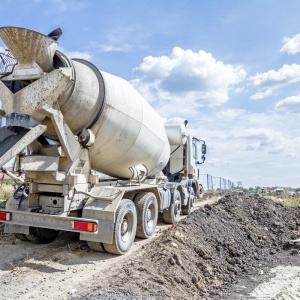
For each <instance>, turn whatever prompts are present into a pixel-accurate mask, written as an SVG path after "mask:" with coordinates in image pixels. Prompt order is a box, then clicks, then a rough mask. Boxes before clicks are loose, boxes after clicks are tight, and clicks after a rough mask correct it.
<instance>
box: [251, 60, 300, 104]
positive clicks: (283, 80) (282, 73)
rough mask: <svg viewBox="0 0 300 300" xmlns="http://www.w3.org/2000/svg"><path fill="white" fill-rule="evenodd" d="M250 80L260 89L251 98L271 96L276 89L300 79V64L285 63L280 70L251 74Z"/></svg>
mask: <svg viewBox="0 0 300 300" xmlns="http://www.w3.org/2000/svg"><path fill="white" fill-rule="evenodd" d="M249 80H250V81H251V82H252V84H253V85H254V87H257V88H259V89H260V91H258V92H257V93H255V94H254V95H252V96H251V97H250V98H251V99H253V100H258V99H263V98H265V97H266V96H270V95H272V94H273V93H274V91H275V90H278V89H279V88H282V87H284V86H287V85H289V84H292V83H296V82H299V81H300V65H297V64H292V65H286V64H285V65H283V67H282V68H280V69H279V70H278V71H275V70H270V71H267V72H264V73H257V74H256V75H254V76H250V77H249Z"/></svg>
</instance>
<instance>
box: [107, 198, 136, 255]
mask: <svg viewBox="0 0 300 300" xmlns="http://www.w3.org/2000/svg"><path fill="white" fill-rule="evenodd" d="M136 227H137V216H136V208H135V206H134V203H133V202H132V201H131V200H129V199H123V200H122V201H121V203H120V205H119V207H118V210H117V213H116V221H115V227H114V232H113V243H112V244H103V246H104V248H105V250H106V251H107V252H108V253H112V254H124V253H126V252H127V251H128V250H129V249H130V248H131V246H132V243H133V241H134V238H135V234H136Z"/></svg>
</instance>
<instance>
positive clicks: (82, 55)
mask: <svg viewBox="0 0 300 300" xmlns="http://www.w3.org/2000/svg"><path fill="white" fill-rule="evenodd" d="M58 50H59V51H61V52H63V53H64V54H65V55H67V57H69V58H82V59H86V60H90V59H91V58H92V55H91V54H90V53H88V52H81V51H67V50H66V49H64V48H63V47H58Z"/></svg>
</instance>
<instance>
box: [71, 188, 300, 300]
mask: <svg viewBox="0 0 300 300" xmlns="http://www.w3.org/2000/svg"><path fill="white" fill-rule="evenodd" d="M298 236H300V209H299V208H287V207H284V206H283V205H282V204H280V203H276V202H274V201H272V200H270V199H267V198H263V197H255V196H252V195H248V194H228V195H224V196H223V197H222V198H221V199H220V200H219V201H218V203H217V204H215V205H213V206H211V205H206V206H205V207H204V208H203V209H200V210H197V211H195V212H194V213H193V214H192V215H190V216H189V217H187V218H186V219H184V220H182V221H181V222H180V223H178V224H176V225H175V226H171V227H170V228H169V229H168V230H166V231H165V232H163V233H162V235H161V236H160V237H159V238H158V239H156V240H155V241H152V242H151V243H149V244H148V245H147V246H145V247H144V249H143V250H142V251H141V252H140V253H139V254H138V255H137V256H136V257H135V258H132V259H130V260H128V261H126V263H124V264H123V265H122V266H118V268H116V272H115V276H113V277H109V278H101V279H100V278H99V281H98V284H97V286H95V287H94V288H93V290H92V291H90V292H89V293H85V294H83V295H81V296H80V297H76V298H72V299H111V300H112V299H226V297H228V295H229V293H230V288H232V286H233V285H234V284H235V283H237V282H238V280H239V279H241V278H247V276H248V277H249V275H251V274H252V275H253V274H255V275H258V276H259V275H263V273H264V272H265V271H266V270H268V269H269V268H271V267H273V266H276V265H278V264H287V263H289V262H290V261H292V263H293V264H295V263H296V264H297V262H298V263H299V264H298V265H300V259H299V257H300V254H299V253H300V251H299V249H298V248H297V246H291V245H290V244H289V243H288V241H289V240H290V239H291V238H297V237H298Z"/></svg>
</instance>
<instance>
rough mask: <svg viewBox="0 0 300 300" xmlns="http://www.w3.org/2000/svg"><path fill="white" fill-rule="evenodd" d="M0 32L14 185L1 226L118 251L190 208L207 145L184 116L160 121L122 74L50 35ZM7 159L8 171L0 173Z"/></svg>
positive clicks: (0, 159)
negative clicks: (73, 55) (75, 237)
mask: <svg viewBox="0 0 300 300" xmlns="http://www.w3.org/2000/svg"><path fill="white" fill-rule="evenodd" d="M58 31H59V30H58ZM0 37H1V39H2V40H3V42H4V43H5V45H6V47H7V50H6V52H5V53H2V54H1V60H0V71H1V75H0V76H1V77H0V79H1V80H0V101H1V103H2V107H1V110H0V115H1V118H3V120H2V121H3V122H2V123H3V126H2V127H1V129H0V167H1V170H2V171H3V172H6V173H7V174H9V175H10V176H11V177H12V178H13V179H14V180H15V181H16V182H17V183H18V186H17V188H16V190H15V192H14V193H13V194H12V195H11V197H10V198H9V200H8V201H7V203H6V208H5V209H2V210H0V221H1V222H4V223H5V232H6V233H12V234H15V236H16V237H17V238H18V239H21V240H24V241H33V242H37V243H50V242H52V241H54V240H55V238H56V237H57V235H58V233H59V231H70V232H78V233H79V236H80V239H81V240H84V241H87V244H88V246H89V247H90V248H91V249H93V250H96V251H100V252H104V251H106V252H109V253H112V254H124V253H126V252H127V251H128V250H129V249H130V247H131V246H132V243H133V241H134V239H135V237H138V238H149V237H150V236H151V235H152V234H153V233H154V231H155V228H156V224H157V220H158V214H161V215H162V218H163V220H164V221H165V222H166V223H169V224H172V223H175V222H177V221H178V220H179V217H180V214H181V213H183V214H190V213H191V211H192V210H193V206H194V204H195V201H196V198H197V196H198V195H199V193H200V192H201V189H200V186H201V185H200V184H199V178H200V173H199V166H200V164H201V163H203V162H204V160H205V153H206V145H205V142H204V141H201V140H199V139H197V138H196V137H191V136H190V135H189V134H188V133H187V130H186V125H187V121H186V122H185V123H184V124H175V125H174V124H169V125H164V124H163V122H162V119H161V118H160V117H159V116H158V114H157V113H156V112H155V111H154V109H153V108H152V107H151V106H150V105H149V104H148V103H147V102H146V101H145V100H144V99H143V97H142V96H141V95H140V94H139V93H138V92H137V91H136V90H135V89H134V87H133V86H132V85H131V84H130V83H129V82H127V81H125V80H123V79H121V78H119V77H116V76H114V75H111V74H109V73H106V72H103V71H100V70H98V69H97V68H96V67H95V66H94V65H93V64H92V63H90V62H88V61H86V60H83V59H69V58H68V57H67V56H66V55H65V54H64V53H62V52H61V51H59V50H58V49H57V39H58V36H55V35H53V34H49V35H44V34H41V33H39V32H35V31H32V30H28V29H24V28H18V27H2V28H0ZM13 158H15V167H14V169H15V171H16V172H17V173H13V172H9V171H5V166H6V165H7V163H8V162H10V161H11V160H12V159H13ZM101 174H106V175H107V176H106V177H104V178H102V176H101ZM108 176H109V177H108ZM99 178H100V180H99Z"/></svg>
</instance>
